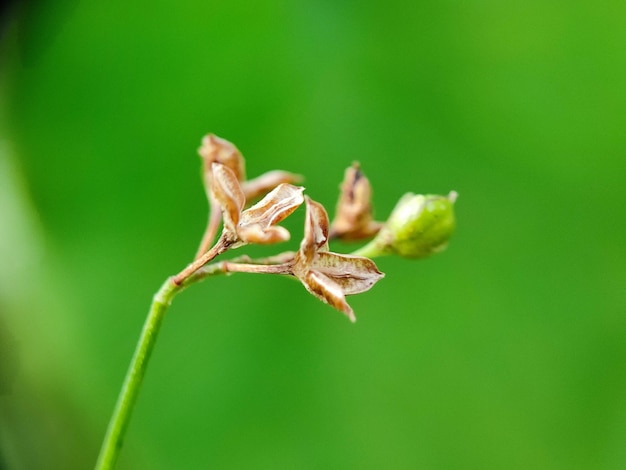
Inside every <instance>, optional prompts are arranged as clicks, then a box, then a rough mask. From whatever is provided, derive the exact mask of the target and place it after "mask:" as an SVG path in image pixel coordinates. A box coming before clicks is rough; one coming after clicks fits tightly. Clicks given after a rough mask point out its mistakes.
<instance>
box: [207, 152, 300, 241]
mask: <svg viewBox="0 0 626 470" xmlns="http://www.w3.org/2000/svg"><path fill="white" fill-rule="evenodd" d="M211 170H212V171H211V194H212V197H213V198H214V199H215V200H216V201H217V202H218V203H219V205H220V207H221V209H222V214H223V218H224V233H223V235H222V237H224V238H225V239H226V240H227V241H228V242H229V244H231V245H232V247H235V246H240V245H243V244H245V243H261V244H270V243H278V242H282V241H286V240H289V232H288V231H287V229H285V228H284V227H276V226H275V225H276V224H278V223H280V222H281V221H282V220H284V219H285V218H286V217H288V216H289V215H290V214H291V213H292V212H293V211H294V210H296V209H297V208H298V206H299V205H300V204H302V203H303V202H304V199H303V196H302V192H303V191H304V188H302V187H297V186H293V185H291V184H286V183H282V184H279V185H278V186H277V187H276V188H274V189H273V190H272V191H271V192H270V193H268V194H267V195H266V196H265V197H264V198H263V199H262V200H261V201H259V202H258V203H256V204H255V205H254V206H252V207H250V208H249V209H246V210H243V208H244V206H245V202H246V198H245V195H244V192H243V190H242V189H241V185H240V184H239V181H238V180H237V177H236V175H235V173H234V172H233V171H232V170H231V169H230V168H229V167H227V166H226V165H223V164H220V163H213V165H212V167H211Z"/></svg>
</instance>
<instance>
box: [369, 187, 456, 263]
mask: <svg viewBox="0 0 626 470" xmlns="http://www.w3.org/2000/svg"><path fill="white" fill-rule="evenodd" d="M456 197H457V193H456V192H454V191H452V192H451V193H450V194H449V195H448V196H437V195H433V194H427V195H422V194H418V195H416V194H412V193H407V194H405V195H404V196H402V198H401V199H400V201H398V204H397V205H396V207H395V208H394V210H393V212H392V213H391V215H390V216H389V219H388V220H387V222H386V223H385V225H384V226H383V228H382V229H381V230H380V232H379V233H378V235H377V236H376V238H374V240H372V241H371V242H370V243H369V244H368V245H366V246H365V247H363V248H362V249H361V250H358V251H363V252H364V255H365V256H378V255H391V254H396V255H400V256H403V257H405V258H425V257H427V256H430V255H432V254H434V253H439V252H440V251H443V250H444V249H445V248H446V246H447V245H448V240H449V238H450V236H451V235H452V233H453V232H454V227H455V219H454V201H455V200H456ZM365 253H367V254H365ZM359 254H360V253H359Z"/></svg>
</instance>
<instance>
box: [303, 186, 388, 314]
mask: <svg viewBox="0 0 626 470" xmlns="http://www.w3.org/2000/svg"><path fill="white" fill-rule="evenodd" d="M305 201H306V222H305V228H304V239H303V240H302V243H301V244H300V250H299V251H298V252H297V253H296V255H295V259H294V262H293V266H292V274H293V275H294V276H296V277H297V278H298V279H299V280H300V282H302V284H303V285H304V287H305V288H306V289H307V290H308V291H309V292H310V293H311V294H313V295H314V296H315V297H317V298H318V299H320V300H321V301H323V302H325V303H327V304H329V305H331V306H333V307H335V308H336V309H337V310H339V311H341V312H343V313H345V314H346V315H347V316H348V318H349V319H350V320H351V321H353V322H354V321H356V318H355V316H354V312H353V310H352V308H351V307H350V305H348V303H347V302H346V299H345V296H346V295H350V294H358V293H360V292H365V291H366V290H368V289H370V288H371V287H372V286H373V285H374V284H375V283H376V282H377V281H378V280H379V279H381V278H382V277H383V276H384V274H383V273H381V272H380V271H379V270H378V268H377V267H376V264H374V262H373V261H372V260H370V259H368V258H364V257H362V256H351V255H342V254H338V253H332V252H330V251H328V215H327V214H326V210H325V209H324V207H323V206H322V205H321V204H320V203H318V202H315V201H312V200H311V199H310V198H309V197H305Z"/></svg>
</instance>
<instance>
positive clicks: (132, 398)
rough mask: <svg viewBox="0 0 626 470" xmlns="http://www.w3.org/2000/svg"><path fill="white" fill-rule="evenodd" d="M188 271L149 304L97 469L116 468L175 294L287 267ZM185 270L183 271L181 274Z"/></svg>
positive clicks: (233, 266) (224, 265)
mask: <svg viewBox="0 0 626 470" xmlns="http://www.w3.org/2000/svg"><path fill="white" fill-rule="evenodd" d="M251 261H254V260H251ZM246 266H247V265H246ZM229 268H230V269H229ZM189 271H190V270H189V268H186V269H185V270H184V271H183V272H182V273H181V274H178V275H177V276H173V277H170V278H169V279H168V280H167V281H165V282H164V283H163V285H162V286H161V288H160V289H159V290H158V292H157V293H156V294H155V295H154V298H153V299H152V305H151V306H150V311H149V312H148V317H147V318H146V322H145V323H144V326H143V330H142V332H141V336H140V337H139V342H138V343H137V348H136V349H135V354H134V355H133V358H132V359H131V361H130V366H129V368H128V372H127V373H126V378H125V379H124V384H123V385H122V389H121V390H120V395H119V397H118V399H117V404H116V405H115V409H114V410H113V414H112V415H111V420H110V421H109V427H108V428H107V432H106V435H105V437H104V441H103V442H102V448H101V449H100V455H99V456H98V461H97V462H96V467H95V470H111V469H113V468H115V463H116V462H117V458H118V456H119V453H120V450H121V448H122V444H123V442H124V434H125V432H126V428H127V427H128V423H129V421H130V416H131V413H132V411H133V408H134V406H135V402H136V401H137V396H138V395H139V389H140V388H141V383H142V381H143V376H144V375H145V373H146V369H147V367H148V361H149V360H150V355H151V354H152V349H153V348H154V343H155V342H156V339H157V336H158V334H159V330H160V328H161V324H162V323H163V318H164V317H165V312H166V311H167V309H168V307H169V306H170V304H171V303H172V300H173V299H174V297H175V296H176V294H178V293H179V292H181V291H182V290H183V289H185V288H186V287H187V286H189V285H191V284H194V283H196V282H198V281H201V280H202V279H204V278H205V277H208V276H215V275H219V274H225V273H227V272H229V271H230V272H273V273H279V274H283V272H282V271H284V268H282V267H281V266H267V268H266V269H262V268H259V266H256V265H249V266H247V269H243V268H239V267H238V265H237V264H235V263H232V262H226V261H224V262H221V263H215V264H212V265H207V266H204V267H202V268H201V269H197V270H196V271H195V272H193V273H191V274H187V273H188V272H189ZM183 273H184V275H182V274H183ZM177 278H178V279H181V280H180V281H179V283H176V279H177Z"/></svg>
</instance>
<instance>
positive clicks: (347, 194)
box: [330, 162, 382, 240]
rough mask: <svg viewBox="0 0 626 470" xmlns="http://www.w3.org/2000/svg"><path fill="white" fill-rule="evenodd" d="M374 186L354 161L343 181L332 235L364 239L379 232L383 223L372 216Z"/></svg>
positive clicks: (348, 238)
mask: <svg viewBox="0 0 626 470" xmlns="http://www.w3.org/2000/svg"><path fill="white" fill-rule="evenodd" d="M371 197H372V187H371V185H370V182H369V180H368V179H367V178H366V177H365V175H364V174H363V172H362V171H361V168H360V165H359V164H358V163H357V162H354V163H353V164H352V166H350V167H348V168H347V169H346V172H345V175H344V178H343V182H342V183H341V195H340V196H339V202H338V203H337V211H336V214H335V218H334V220H333V222H332V224H331V227H330V237H331V238H340V239H342V240H362V239H365V238H371V237H373V236H374V235H376V234H377V233H378V231H379V230H380V227H381V226H382V223H380V222H375V221H374V220H373V218H372V204H371Z"/></svg>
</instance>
